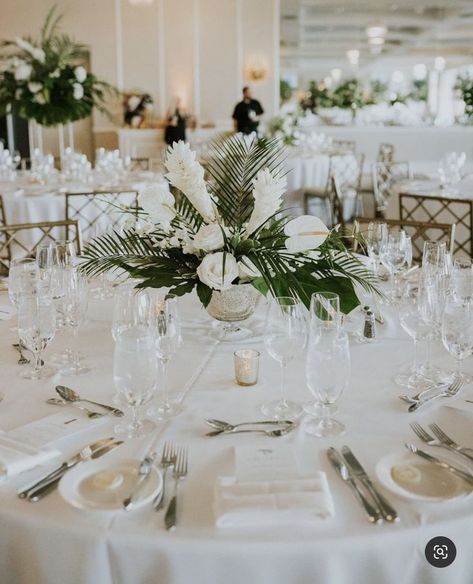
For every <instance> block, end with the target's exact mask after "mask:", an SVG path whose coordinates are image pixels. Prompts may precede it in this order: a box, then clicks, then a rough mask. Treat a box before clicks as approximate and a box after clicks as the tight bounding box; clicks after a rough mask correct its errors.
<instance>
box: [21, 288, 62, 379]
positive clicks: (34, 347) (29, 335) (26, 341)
mask: <svg viewBox="0 0 473 584" xmlns="http://www.w3.org/2000/svg"><path fill="white" fill-rule="evenodd" d="M55 331H56V322H55V311H54V304H53V301H52V298H51V296H50V295H49V294H46V293H42V292H41V289H37V290H36V292H35V293H31V294H22V295H21V296H20V297H19V301H18V336H19V338H20V343H21V344H22V346H23V347H26V348H27V349H28V350H29V351H31V352H32V353H33V356H34V365H33V367H31V368H26V369H22V370H21V372H20V377H23V378H25V379H43V378H45V377H49V376H50V375H51V374H52V373H53V370H52V369H51V368H49V367H45V366H44V363H43V360H42V359H41V354H42V351H43V350H44V349H45V348H46V346H47V345H48V343H49V342H50V341H51V340H52V339H53V337H54V333H55Z"/></svg>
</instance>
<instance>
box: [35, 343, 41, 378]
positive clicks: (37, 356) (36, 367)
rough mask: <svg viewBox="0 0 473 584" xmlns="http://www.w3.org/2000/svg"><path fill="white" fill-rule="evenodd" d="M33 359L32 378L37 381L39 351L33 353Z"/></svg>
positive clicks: (39, 364)
mask: <svg viewBox="0 0 473 584" xmlns="http://www.w3.org/2000/svg"><path fill="white" fill-rule="evenodd" d="M33 357H34V367H33V377H34V378H35V379H37V378H38V377H39V376H40V375H41V349H40V350H39V351H33Z"/></svg>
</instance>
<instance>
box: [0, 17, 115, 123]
mask: <svg viewBox="0 0 473 584" xmlns="http://www.w3.org/2000/svg"><path fill="white" fill-rule="evenodd" d="M60 19H61V17H60V16H58V17H56V16H55V10H54V8H53V9H52V10H51V11H50V12H49V14H48V16H47V18H46V20H45V23H44V25H43V27H42V29H41V36H40V39H39V40H37V41H35V40H32V39H31V38H19V37H18V38H16V39H15V40H14V41H3V43H2V46H3V48H4V55H3V56H4V62H3V64H2V68H1V70H0V115H4V114H6V113H14V114H16V115H18V116H20V117H22V118H25V119H27V120H36V121H37V122H38V123H39V124H41V125H43V126H57V125H59V124H65V123H67V122H74V121H76V120H81V119H83V118H86V117H88V116H89V115H90V114H91V112H92V108H93V107H94V106H95V107H97V108H98V109H100V110H101V111H104V112H105V108H104V105H103V103H104V98H105V96H106V93H107V92H110V91H112V88H111V86H110V85H108V84H107V83H105V82H103V81H99V80H98V79H97V78H96V77H95V76H94V75H92V74H91V73H88V72H87V71H86V69H85V68H84V67H83V66H82V65H80V64H79V62H80V58H81V57H83V53H84V47H83V45H80V44H78V43H75V42H74V41H73V40H72V39H71V38H70V37H69V36H67V35H64V34H59V33H58V25H59V21H60Z"/></svg>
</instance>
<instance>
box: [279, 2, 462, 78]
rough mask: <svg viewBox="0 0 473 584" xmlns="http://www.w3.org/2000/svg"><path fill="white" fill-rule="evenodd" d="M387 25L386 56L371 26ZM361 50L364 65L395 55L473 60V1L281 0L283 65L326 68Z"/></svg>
mask: <svg viewBox="0 0 473 584" xmlns="http://www.w3.org/2000/svg"><path fill="white" fill-rule="evenodd" d="M375 23H382V24H383V25H384V26H386V27H387V34H386V37H385V39H386V40H385V45H384V48H383V52H382V53H381V55H373V54H371V53H370V50H369V46H368V41H367V36H366V27H367V26H369V25H371V24H375ZM349 49H358V50H360V54H361V56H360V66H362V67H363V66H367V65H368V66H369V67H370V68H371V67H372V66H373V64H374V62H376V61H380V60H383V61H385V60H386V58H388V59H389V58H393V57H395V58H396V60H402V59H404V60H406V59H409V60H414V61H418V62H428V61H431V60H433V59H434V58H435V57H436V56H439V55H441V56H443V57H444V58H445V59H446V60H447V63H448V64H452V65H456V64H459V63H465V62H473V0H281V66H282V68H283V70H309V69H320V70H323V69H326V68H329V67H331V66H335V65H336V64H339V65H340V64H342V63H345V62H346V51H347V50H349Z"/></svg>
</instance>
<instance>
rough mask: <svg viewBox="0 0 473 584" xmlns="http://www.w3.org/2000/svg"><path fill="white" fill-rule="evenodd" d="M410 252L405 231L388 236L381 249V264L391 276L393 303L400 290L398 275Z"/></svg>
mask: <svg viewBox="0 0 473 584" xmlns="http://www.w3.org/2000/svg"><path fill="white" fill-rule="evenodd" d="M407 255H408V250H407V249H406V234H405V232H404V231H402V230H401V231H397V232H391V233H389V234H388V238H387V240H386V243H385V244H384V245H383V247H382V249H381V255H380V257H381V262H382V263H383V264H384V266H385V267H386V268H387V269H388V270H389V273H390V275H391V290H390V297H391V301H392V302H394V301H395V300H396V297H397V290H398V274H399V272H400V270H401V269H402V267H403V265H404V264H405V262H406V257H407Z"/></svg>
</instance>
